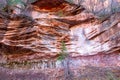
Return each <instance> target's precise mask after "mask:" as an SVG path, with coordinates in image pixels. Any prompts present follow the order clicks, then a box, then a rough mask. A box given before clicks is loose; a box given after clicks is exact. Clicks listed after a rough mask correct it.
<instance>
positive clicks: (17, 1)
mask: <svg viewBox="0 0 120 80" xmlns="http://www.w3.org/2000/svg"><path fill="white" fill-rule="evenodd" d="M17 4H23V2H22V0H8V5H9V6H14V5H17Z"/></svg>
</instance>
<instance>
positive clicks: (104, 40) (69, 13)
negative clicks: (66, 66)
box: [0, 0, 120, 61]
mask: <svg viewBox="0 0 120 80" xmlns="http://www.w3.org/2000/svg"><path fill="white" fill-rule="evenodd" d="M43 3H44V1H43V0H41V1H38V2H36V3H33V10H29V11H28V12H27V13H26V15H28V16H31V17H32V19H34V20H35V21H32V20H31V19H29V18H26V17H21V18H20V17H18V18H17V19H12V20H8V21H5V20H4V19H1V20H0V26H1V27H0V37H1V38H0V49H1V53H2V54H8V55H7V58H6V59H7V60H28V59H29V60H32V59H43V58H56V57H57V56H58V54H59V52H60V51H61V41H64V42H65V44H66V47H67V52H68V53H69V54H70V55H71V56H72V57H77V56H89V55H95V54H101V53H102V54H111V53H115V54H117V55H118V57H117V59H118V61H119V60H120V59H119V56H120V55H119V53H120V13H119V12H118V13H115V14H113V15H111V16H110V17H108V18H104V17H103V18H100V19H98V18H96V16H94V15H93V14H92V13H89V12H87V10H86V9H84V8H80V9H79V10H78V11H77V12H76V11H73V9H74V8H76V6H75V5H70V4H68V3H67V2H65V1H61V0H60V1H58V2H56V0H53V3H55V4H52V1H51V2H49V1H48V3H47V1H46V2H45V3H44V4H45V5H43V6H39V5H41V4H43ZM49 3H51V5H47V4H49Z"/></svg>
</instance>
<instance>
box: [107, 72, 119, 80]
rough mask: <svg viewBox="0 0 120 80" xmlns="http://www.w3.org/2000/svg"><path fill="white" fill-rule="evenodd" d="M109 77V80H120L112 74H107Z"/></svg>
mask: <svg viewBox="0 0 120 80" xmlns="http://www.w3.org/2000/svg"><path fill="white" fill-rule="evenodd" d="M107 75H108V76H107V78H108V80H118V79H117V77H116V76H115V75H114V74H113V73H112V72H107Z"/></svg>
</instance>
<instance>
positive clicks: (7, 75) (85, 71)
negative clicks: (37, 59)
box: [0, 66, 120, 80]
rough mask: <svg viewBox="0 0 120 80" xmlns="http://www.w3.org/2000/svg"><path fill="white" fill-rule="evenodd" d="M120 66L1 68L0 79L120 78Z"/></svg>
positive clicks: (70, 79) (74, 79)
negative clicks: (65, 68)
mask: <svg viewBox="0 0 120 80" xmlns="http://www.w3.org/2000/svg"><path fill="white" fill-rule="evenodd" d="M119 74H120V67H114V68H113V67H106V68H105V67H104V68H103V67H93V66H85V67H81V68H80V69H68V70H65V71H64V69H45V70H34V69H32V70H30V69H29V70H24V69H20V70H18V69H16V70H15V69H8V68H3V67H1V68H0V80H120V75H119Z"/></svg>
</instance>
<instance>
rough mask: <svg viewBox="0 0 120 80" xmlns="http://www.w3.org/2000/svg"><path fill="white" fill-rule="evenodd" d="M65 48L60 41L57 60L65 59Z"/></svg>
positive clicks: (63, 43)
mask: <svg viewBox="0 0 120 80" xmlns="http://www.w3.org/2000/svg"><path fill="white" fill-rule="evenodd" d="M66 51H67V48H66V45H65V42H64V41H62V42H61V52H60V53H59V56H58V60H60V61H61V60H64V59H65V58H66V57H67V53H66Z"/></svg>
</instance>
